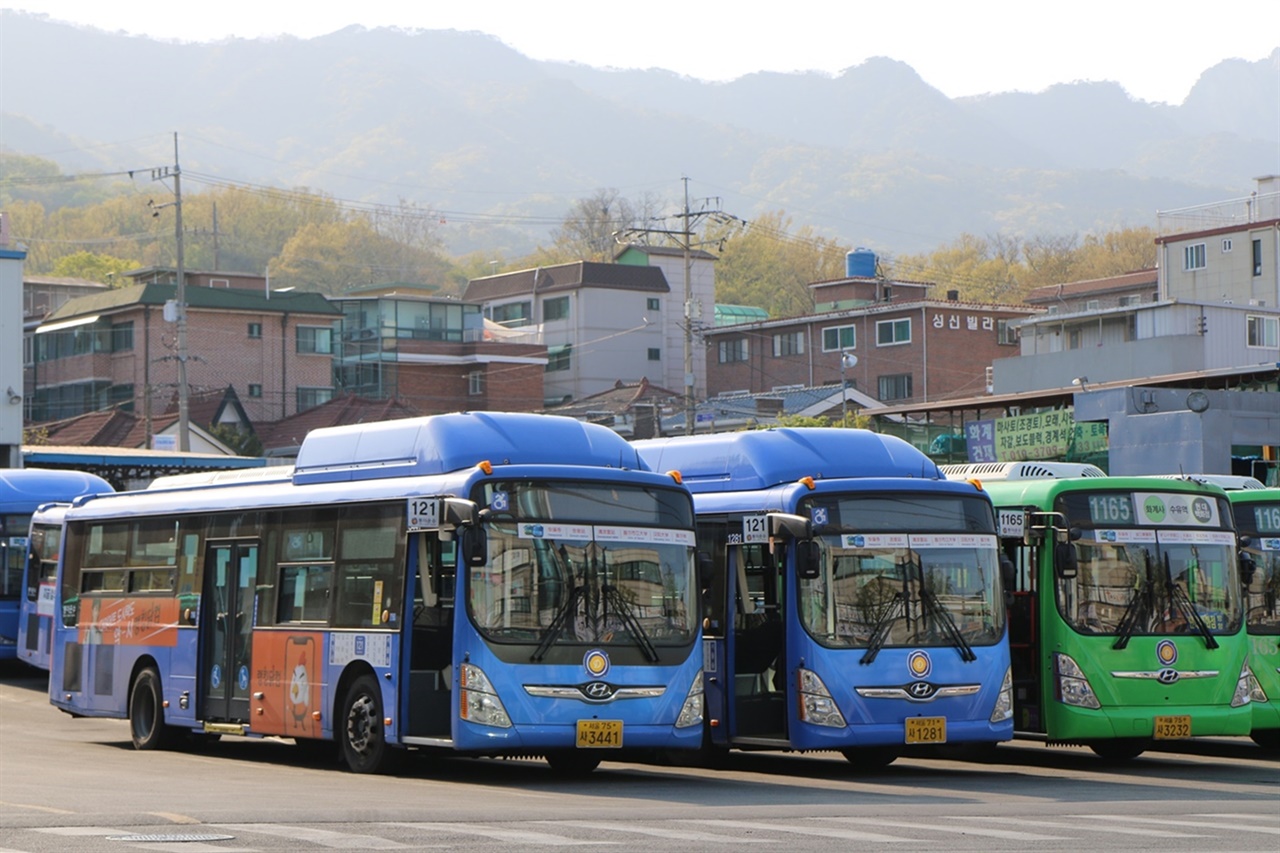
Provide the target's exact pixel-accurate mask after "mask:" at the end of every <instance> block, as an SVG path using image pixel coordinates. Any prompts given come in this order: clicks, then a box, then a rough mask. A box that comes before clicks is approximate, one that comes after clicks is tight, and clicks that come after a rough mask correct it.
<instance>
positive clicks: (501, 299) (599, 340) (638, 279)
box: [463, 261, 683, 406]
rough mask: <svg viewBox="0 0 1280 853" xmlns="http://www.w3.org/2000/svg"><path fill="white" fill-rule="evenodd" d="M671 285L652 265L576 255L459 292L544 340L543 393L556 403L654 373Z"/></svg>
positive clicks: (501, 322) (513, 327)
mask: <svg viewBox="0 0 1280 853" xmlns="http://www.w3.org/2000/svg"><path fill="white" fill-rule="evenodd" d="M670 291H671V288H670V287H669V286H668V284H667V279H666V277H665V276H664V275H663V272H662V270H661V269H659V268H658V267H654V266H640V265H635V264H605V263H596V262H592V261H576V262H574V263H569V264H557V265H555V266H547V267H537V268H536V269H527V270H520V271H517V272H510V273H501V274H499V275H491V276H486V277H484V278H477V279H472V280H471V282H470V283H469V284H468V285H467V289H466V292H465V293H464V296H463V298H464V301H466V302H476V303H479V304H481V305H483V312H484V317H485V318H486V319H488V320H489V321H491V322H492V323H493V324H495V325H496V326H497V327H500V329H504V330H507V331H511V332H517V333H520V334H528V335H530V336H531V340H534V341H538V342H540V343H542V344H543V345H544V346H545V347H546V359H547V361H546V368H545V375H544V377H543V387H542V395H543V400H544V402H545V404H546V405H547V406H555V405H560V404H562V403H565V402H568V401H571V400H579V399H581V398H583V397H589V396H591V395H592V394H597V393H599V392H601V391H605V390H608V389H610V388H613V387H614V386H615V385H616V384H617V382H618V381H619V380H621V381H623V382H639V381H640V380H641V379H643V378H644V377H646V376H649V375H651V374H657V373H661V365H662V364H663V363H664V361H665V360H666V359H669V358H670V354H669V353H667V352H666V349H665V347H666V341H667V339H666V334H665V329H666V321H665V313H664V312H665V311H667V310H668V308H667V304H668V301H669V299H670V296H671V292H670ZM496 333H498V331H497V330H495V334H496ZM664 375H665V374H664ZM677 387H683V385H681V386H677Z"/></svg>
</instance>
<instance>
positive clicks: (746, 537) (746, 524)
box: [742, 515, 769, 545]
mask: <svg viewBox="0 0 1280 853" xmlns="http://www.w3.org/2000/svg"><path fill="white" fill-rule="evenodd" d="M742 541H743V542H744V543H745V544H747V545H753V544H757V543H761V542H768V541H769V524H768V522H767V521H766V520H765V516H763V515H744V516H743V517H742Z"/></svg>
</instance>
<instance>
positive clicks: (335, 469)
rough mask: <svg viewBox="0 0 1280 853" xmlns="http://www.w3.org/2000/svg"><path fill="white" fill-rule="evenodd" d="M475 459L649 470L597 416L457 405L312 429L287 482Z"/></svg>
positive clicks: (408, 472)
mask: <svg viewBox="0 0 1280 853" xmlns="http://www.w3.org/2000/svg"><path fill="white" fill-rule="evenodd" d="M482 461H488V462H490V463H492V464H494V465H499V464H508V465H585V466H592V467H610V468H629V469H633V470H640V471H648V470H650V469H649V468H648V466H646V465H645V464H644V463H643V462H642V461H641V459H640V456H639V454H637V453H636V451H635V449H634V448H633V447H631V445H629V444H627V442H626V440H625V439H623V438H622V436H620V435H618V434H617V433H616V432H614V431H613V430H611V429H609V428H608V427H603V426H600V425H599V424H592V423H584V422H583V421H577V420H574V419H573V418H567V417H561V416H557V415H538V414H530V413H521V412H457V413H454V414H447V415H429V416H427V417H422V418H405V419H402V420H394V421H381V422H379V423H372V424H355V425H351V426H337V427H325V428H322V429H316V430H312V431H311V432H310V433H308V434H307V437H306V438H305V439H303V442H302V446H301V447H300V448H299V449H298V458H297V460H296V462H295V464H294V472H293V482H294V483H295V484H297V485H302V484H306V483H337V482H343V481H349V480H370V479H384V478H387V477H411V476H423V475H430V474H445V473H449V472H451V471H461V470H463V469H464V468H469V467H471V466H473V465H476V464H478V463H480V462H482Z"/></svg>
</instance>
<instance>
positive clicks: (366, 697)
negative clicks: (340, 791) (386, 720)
mask: <svg viewBox="0 0 1280 853" xmlns="http://www.w3.org/2000/svg"><path fill="white" fill-rule="evenodd" d="M338 722H339V726H340V728H339V731H338V737H339V739H340V740H341V741H342V759H343V761H345V762H346V765H347V767H348V768H350V769H351V771H352V772H353V773H380V772H383V771H385V770H388V769H390V765H391V763H392V758H393V753H394V752H395V750H394V749H393V748H392V747H391V746H389V745H388V744H387V733H386V729H385V728H384V727H383V723H382V691H381V690H379V689H378V682H377V680H376V679H375V678H374V677H373V676H371V675H362V676H360V677H359V678H357V679H356V680H355V681H354V682H352V684H351V687H350V689H348V690H347V695H346V697H345V698H344V700H343V702H342V715H341V716H340V717H339V718H338Z"/></svg>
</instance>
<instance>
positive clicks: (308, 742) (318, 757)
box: [293, 737, 339, 764]
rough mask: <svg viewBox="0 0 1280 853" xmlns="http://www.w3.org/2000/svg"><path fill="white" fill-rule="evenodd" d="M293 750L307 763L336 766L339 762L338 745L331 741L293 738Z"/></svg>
mask: <svg viewBox="0 0 1280 853" xmlns="http://www.w3.org/2000/svg"><path fill="white" fill-rule="evenodd" d="M293 742H294V748H295V749H296V750H297V751H298V752H299V753H300V754H301V755H302V757H303V758H304V759H306V760H307V761H314V762H315V763H317V764H336V763H337V762H338V761H339V756H338V745H337V744H336V743H334V742H333V741H331V740H318V739H316V738H306V737H300V738H294V739H293Z"/></svg>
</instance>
